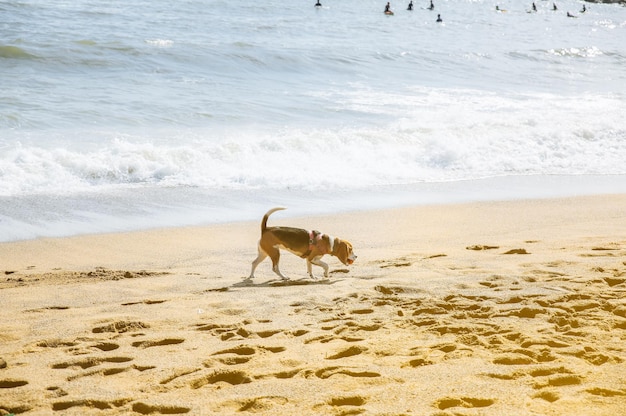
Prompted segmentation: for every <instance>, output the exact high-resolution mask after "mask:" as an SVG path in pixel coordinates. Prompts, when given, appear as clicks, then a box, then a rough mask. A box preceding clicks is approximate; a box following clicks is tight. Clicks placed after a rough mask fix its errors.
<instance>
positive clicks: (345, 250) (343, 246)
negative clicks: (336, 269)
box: [337, 240, 352, 264]
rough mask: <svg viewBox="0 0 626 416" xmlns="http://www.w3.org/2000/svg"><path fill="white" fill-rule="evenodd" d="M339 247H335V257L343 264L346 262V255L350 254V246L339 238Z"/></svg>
mask: <svg viewBox="0 0 626 416" xmlns="http://www.w3.org/2000/svg"><path fill="white" fill-rule="evenodd" d="M338 245H339V248H338V249H337V258H338V259H339V261H340V262H342V263H343V264H348V256H350V251H351V249H352V248H351V247H350V246H349V243H347V242H345V241H343V240H339V244H338Z"/></svg>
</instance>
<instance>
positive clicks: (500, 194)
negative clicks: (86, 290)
mask: <svg viewBox="0 0 626 416" xmlns="http://www.w3.org/2000/svg"><path fill="white" fill-rule="evenodd" d="M603 194H626V175H528V176H518V175H514V176H501V177H491V178H483V179H468V180H462V181H459V180H456V181H449V182H424V183H417V184H407V185H380V186H372V187H370V188H368V189H367V190H366V189H352V190H348V189H335V190H327V191H324V192H321V191H316V190H315V189H306V190H292V189H283V190H267V189H265V190H212V191H207V190H203V189H197V188H177V187H174V188H138V189H126V190H117V191H115V192H114V193H113V194H111V195H109V194H107V193H104V194H100V193H94V194H84V195H83V194H81V195H74V196H68V197H65V198H63V197H59V196H37V197H19V198H15V199H11V198H4V200H6V202H7V203H6V204H4V205H3V208H2V210H0V218H2V221H0V243H1V242H17V241H28V240H32V239H38V238H57V237H61V238H62V237H72V236H79V235H92V234H110V233H117V232H134V231H148V230H158V229H162V228H177V227H204V226H211V225H219V224H229V223H234V222H245V221H258V218H259V217H260V216H261V215H263V213H265V211H266V210H267V209H269V208H270V207H273V206H285V207H288V208H289V209H288V211H286V212H285V213H284V214H283V215H285V216H286V217H290V218H292V217H293V218H297V217H303V216H318V215H325V214H332V215H335V214H337V213H351V212H360V211H370V210H381V209H394V208H404V207H411V206H416V207H417V206H429V205H450V204H460V203H475V202H490V201H494V202H495V201H523V200H527V199H553V198H565V197H576V196H586V195H587V196H594V195H603ZM2 200H3V198H0V201H2ZM173 201H175V202H173ZM179 201H182V202H179ZM0 205H2V204H0ZM76 207H80V209H77V208H76Z"/></svg>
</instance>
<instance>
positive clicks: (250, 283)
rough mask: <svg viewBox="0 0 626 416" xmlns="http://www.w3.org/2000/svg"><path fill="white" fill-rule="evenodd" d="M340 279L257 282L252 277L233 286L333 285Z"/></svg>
mask: <svg viewBox="0 0 626 416" xmlns="http://www.w3.org/2000/svg"><path fill="white" fill-rule="evenodd" d="M338 281H339V280H338V279H336V280H331V279H315V280H314V279H310V278H302V279H287V280H282V279H274V280H268V281H265V282H260V283H255V282H254V280H252V279H244V280H242V281H241V282H238V283H235V284H234V285H232V286H231V287H232V288H248V287H284V286H312V285H333V284H335V283H337V282H338Z"/></svg>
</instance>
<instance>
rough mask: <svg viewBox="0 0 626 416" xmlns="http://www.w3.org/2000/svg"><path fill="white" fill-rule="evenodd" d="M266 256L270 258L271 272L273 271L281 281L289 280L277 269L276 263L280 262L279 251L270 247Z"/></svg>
mask: <svg viewBox="0 0 626 416" xmlns="http://www.w3.org/2000/svg"><path fill="white" fill-rule="evenodd" d="M267 255H268V256H270V258H271V259H272V270H273V271H274V273H276V274H277V275H278V276H279V277H280V278H281V279H283V280H289V278H288V277H286V276H284V275H283V274H282V273H281V272H280V269H279V268H278V262H279V261H280V250H279V249H277V248H276V247H272V249H271V250H269V253H267Z"/></svg>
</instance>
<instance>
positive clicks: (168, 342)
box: [131, 338, 185, 348]
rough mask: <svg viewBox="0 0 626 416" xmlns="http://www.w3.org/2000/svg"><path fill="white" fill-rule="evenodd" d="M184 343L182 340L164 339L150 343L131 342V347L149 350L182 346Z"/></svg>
mask: <svg viewBox="0 0 626 416" xmlns="http://www.w3.org/2000/svg"><path fill="white" fill-rule="evenodd" d="M183 342H185V340H184V339H182V338H165V339H160V340H151V341H137V342H133V343H132V344H131V345H132V346H133V347H135V348H151V347H163V346H167V345H176V344H182V343H183Z"/></svg>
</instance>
